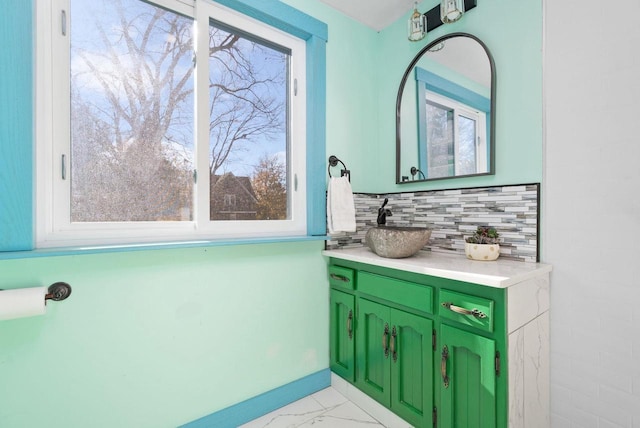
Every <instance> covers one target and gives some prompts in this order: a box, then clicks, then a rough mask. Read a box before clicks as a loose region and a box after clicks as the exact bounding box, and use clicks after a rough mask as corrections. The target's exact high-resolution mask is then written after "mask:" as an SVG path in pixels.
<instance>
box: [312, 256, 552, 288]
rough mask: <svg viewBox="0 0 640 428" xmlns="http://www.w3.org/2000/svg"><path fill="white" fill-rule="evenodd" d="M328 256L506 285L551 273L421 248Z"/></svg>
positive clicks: (538, 265) (543, 266)
mask: <svg viewBox="0 0 640 428" xmlns="http://www.w3.org/2000/svg"><path fill="white" fill-rule="evenodd" d="M322 254H323V255H325V256H327V257H332V258H335V259H342V260H350V261H353V262H359V263H367V264H370V265H375V266H381V267H387V268H391V269H399V270H404V271H407V272H414V273H420V274H424V275H431V276H437V277H440V278H447V279H454V280H457V281H465V282H472V283H474V284H481V285H486V286H489V287H496V288H506V287H509V286H511V285H514V284H518V283H520V282H522V281H526V280H528V279H531V278H535V277H537V276H540V275H544V274H546V273H548V272H551V265H549V264H543V263H526V262H518V261H514V260H506V259H498V260H496V261H491V262H482V261H474V260H469V259H467V258H465V257H464V256H461V255H456V254H444V253H438V252H431V251H419V252H418V254H416V255H415V256H412V257H408V258H406V259H387V258H384V257H380V256H378V255H377V254H375V253H373V252H372V251H371V250H370V249H369V248H368V247H361V248H349V249H342V250H325V251H323V252H322Z"/></svg>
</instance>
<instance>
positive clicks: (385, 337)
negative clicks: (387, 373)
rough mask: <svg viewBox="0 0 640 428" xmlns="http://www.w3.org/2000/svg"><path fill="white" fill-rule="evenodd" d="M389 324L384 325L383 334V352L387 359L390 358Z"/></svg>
mask: <svg viewBox="0 0 640 428" xmlns="http://www.w3.org/2000/svg"><path fill="white" fill-rule="evenodd" d="M388 339H389V324H385V325H384V332H382V350H383V351H384V356H385V358H388V357H389V346H388Z"/></svg>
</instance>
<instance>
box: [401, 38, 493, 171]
mask: <svg viewBox="0 0 640 428" xmlns="http://www.w3.org/2000/svg"><path fill="white" fill-rule="evenodd" d="M495 92H496V82H495V67H494V63H493V58H492V57H491V54H490V53H489V50H488V49H487V47H486V46H485V45H484V43H482V41H480V40H479V39H478V38H476V37H475V36H472V35H470V34H465V33H452V34H448V35H445V36H443V37H440V38H439V39H436V40H434V41H433V42H431V43H429V44H428V45H427V46H425V48H424V49H422V50H421V51H420V52H419V53H418V54H417V55H416V57H415V58H414V59H413V61H411V63H410V64H409V66H408V67H407V70H406V71H405V73H404V76H403V77H402V81H401V82H400V88H399V89H398V98H397V101H396V183H398V184H402V183H412V182H416V181H425V180H438V179H444V178H453V177H468V176H473V175H485V174H493V173H494V164H495V161H494V158H495V153H494V146H495V144H494V138H495V137H494V135H495V132H494V131H495V101H496V97H495Z"/></svg>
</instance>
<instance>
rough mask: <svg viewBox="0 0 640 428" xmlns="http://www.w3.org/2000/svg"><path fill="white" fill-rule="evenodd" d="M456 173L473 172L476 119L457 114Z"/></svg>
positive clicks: (474, 167) (475, 170) (474, 164)
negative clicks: (457, 144)
mask: <svg viewBox="0 0 640 428" xmlns="http://www.w3.org/2000/svg"><path fill="white" fill-rule="evenodd" d="M458 138H459V147H458V159H457V165H456V167H457V173H458V175H465V174H475V173H477V172H478V169H477V167H476V139H477V135H476V121H475V120H474V119H471V118H469V117H465V116H458Z"/></svg>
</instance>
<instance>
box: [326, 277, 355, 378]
mask: <svg viewBox="0 0 640 428" xmlns="http://www.w3.org/2000/svg"><path fill="white" fill-rule="evenodd" d="M330 304H331V309H330V317H331V324H330V327H331V330H330V331H329V338H330V340H331V344H330V346H329V349H330V353H331V354H330V361H331V370H333V372H334V373H336V374H337V375H339V376H341V377H343V378H344V379H347V380H348V381H350V382H354V381H355V320H354V318H355V313H356V309H355V296H354V295H353V294H348V293H345V292H342V291H339V290H335V289H332V290H331V299H330Z"/></svg>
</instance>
